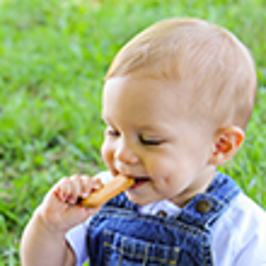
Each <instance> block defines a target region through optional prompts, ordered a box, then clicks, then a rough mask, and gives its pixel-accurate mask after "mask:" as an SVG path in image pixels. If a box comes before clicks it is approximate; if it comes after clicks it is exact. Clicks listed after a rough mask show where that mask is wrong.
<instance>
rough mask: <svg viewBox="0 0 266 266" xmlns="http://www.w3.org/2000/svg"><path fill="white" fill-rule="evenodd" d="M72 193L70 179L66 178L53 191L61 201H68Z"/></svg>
mask: <svg viewBox="0 0 266 266" xmlns="http://www.w3.org/2000/svg"><path fill="white" fill-rule="evenodd" d="M70 192H71V188H70V182H69V179H68V178H66V177H64V178H62V179H61V180H59V181H58V183H57V184H56V185H55V186H54V188H53V189H52V193H53V194H54V195H55V196H56V197H57V198H58V199H59V200H61V201H64V202H65V201H66V200H67V198H68V197H69V195H70Z"/></svg>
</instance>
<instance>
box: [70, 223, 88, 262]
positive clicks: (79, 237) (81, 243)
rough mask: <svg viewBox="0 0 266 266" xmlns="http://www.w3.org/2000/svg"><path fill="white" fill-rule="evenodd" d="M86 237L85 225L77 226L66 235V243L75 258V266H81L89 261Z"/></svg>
mask: <svg viewBox="0 0 266 266" xmlns="http://www.w3.org/2000/svg"><path fill="white" fill-rule="evenodd" d="M86 235H87V223H82V224H79V225H78V226H76V227H74V228H72V229H71V230H70V231H68V232H67V234H66V241H67V242H68V244H69V245H70V247H71V248H72V250H73V252H74V254H75V256H76V260H77V264H76V266H82V264H83V263H85V262H86V261H87V260H88V259H89V257H88V249H87V241H86Z"/></svg>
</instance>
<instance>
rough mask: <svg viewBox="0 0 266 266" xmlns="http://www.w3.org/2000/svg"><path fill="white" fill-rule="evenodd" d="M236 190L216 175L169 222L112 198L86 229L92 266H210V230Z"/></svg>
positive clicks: (227, 178) (231, 181) (123, 196)
mask: <svg viewBox="0 0 266 266" xmlns="http://www.w3.org/2000/svg"><path fill="white" fill-rule="evenodd" d="M239 192H240V188H239V187H238V186H237V185H236V183H235V182H234V181H233V180H232V179H231V178H230V177H228V176H226V175H223V174H221V173H217V174H216V176H215V179H214V181H213V182H212V184H211V186H210V187H209V188H208V190H207V191H206V193H203V194H198V195H197V196H195V197H194V198H193V199H192V200H191V201H190V202H189V203H188V204H187V205H186V206H185V207H184V208H183V209H182V210H181V212H180V213H179V214H178V215H176V216H172V217H170V218H167V217H164V216H162V215H157V216H156V215H147V214H141V213H139V212H138V206H137V205H135V204H133V203H132V202H130V201H129V200H128V199H127V197H126V196H125V194H121V195H119V196H118V197H116V198H114V199H112V200H111V201H109V202H108V203H107V204H105V205H104V206H103V208H102V209H101V211H100V212H99V213H98V214H96V215H95V216H94V217H93V218H92V220H91V222H90V224H89V227H88V236H87V243H88V253H89V257H90V265H91V266H100V265H101V266H103V265H105V266H118V265H119V266H133V265H134V266H140V265H150V266H159V265H165V266H167V265H180V266H211V265H214V264H213V261H212V253H211V231H212V227H213V225H214V224H215V222H216V221H217V220H218V219H219V217H220V216H221V215H222V214H223V213H224V212H225V211H226V209H227V208H228V207H229V205H230V203H231V202H232V200H233V199H234V198H235V197H236V195H237V194H238V193H239Z"/></svg>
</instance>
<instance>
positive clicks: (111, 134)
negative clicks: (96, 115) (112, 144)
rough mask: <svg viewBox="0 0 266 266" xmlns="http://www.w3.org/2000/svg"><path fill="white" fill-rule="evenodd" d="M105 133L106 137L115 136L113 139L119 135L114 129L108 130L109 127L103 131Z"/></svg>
mask: <svg viewBox="0 0 266 266" xmlns="http://www.w3.org/2000/svg"><path fill="white" fill-rule="evenodd" d="M105 133H106V134H107V135H110V136H115V137H117V136H119V135H120V133H119V132H118V131H116V130H115V129H113V128H110V127H108V128H107V129H106V130H105Z"/></svg>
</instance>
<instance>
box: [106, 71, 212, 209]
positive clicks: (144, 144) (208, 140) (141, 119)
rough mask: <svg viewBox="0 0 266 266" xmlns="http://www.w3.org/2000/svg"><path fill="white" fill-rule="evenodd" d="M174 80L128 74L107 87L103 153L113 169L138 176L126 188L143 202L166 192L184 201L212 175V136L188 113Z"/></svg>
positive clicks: (133, 199)
mask: <svg viewBox="0 0 266 266" xmlns="http://www.w3.org/2000/svg"><path fill="white" fill-rule="evenodd" d="M174 86H176V84H174V82H171V81H163V80H155V79H151V78H143V77H142V78H140V77H137V78H136V77H134V76H133V75H129V76H127V77H121V78H112V79H109V80H108V81H107V82H106V84H105V87H104V93H103V112H102V116H103V119H104V121H105V123H106V125H107V128H106V132H105V138H104V143H103V146H102V156H103V159H104V161H105V162H106V164H107V166H108V167H109V169H110V171H111V172H112V173H113V174H114V175H116V174H117V173H120V174H123V175H126V176H128V177H131V178H134V179H135V180H136V185H135V186H134V187H133V188H131V189H129V190H128V191H127V192H126V194H127V196H128V198H129V199H130V200H131V201H132V202H134V203H137V204H139V205H145V204H148V203H151V202H155V201H158V200H162V199H165V198H167V199H171V200H172V201H173V202H174V203H176V204H177V205H179V206H182V205H183V204H184V203H185V202H186V201H187V200H189V199H190V198H191V197H192V196H194V194H195V193H198V192H200V191H202V190H204V189H205V188H206V186H207V185H208V183H209V182H210V179H211V178H212V176H211V174H210V173H211V172H212V171H210V168H211V166H210V165H209V163H208V162H209V157H210V154H211V146H212V141H213V140H212V137H211V136H210V133H209V132H208V130H207V129H205V128H204V127H202V126H200V125H196V124H195V122H194V123H192V122H191V121H190V120H191V119H188V118H187V116H186V110H188V109H189V107H188V106H187V105H186V96H185V95H183V96H182V94H180V93H179V94H177V90H176V88H175V87H174ZM195 120H196V119H195ZM211 169H212V170H213V168H211Z"/></svg>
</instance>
